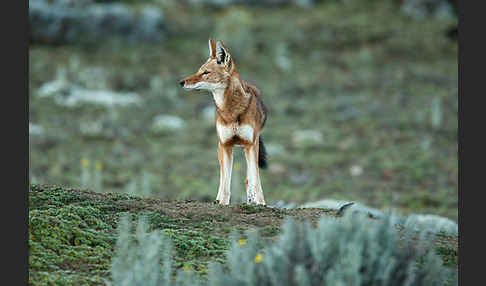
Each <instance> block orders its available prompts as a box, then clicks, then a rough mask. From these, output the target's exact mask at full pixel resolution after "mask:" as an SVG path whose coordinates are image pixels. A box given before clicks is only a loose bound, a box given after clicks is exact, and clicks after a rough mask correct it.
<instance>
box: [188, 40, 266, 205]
mask: <svg viewBox="0 0 486 286" xmlns="http://www.w3.org/2000/svg"><path fill="white" fill-rule="evenodd" d="M218 44H220V46H222V47H223V52H224V55H225V56H226V57H224V64H223V63H222V59H221V58H218V54H217V49H216V45H215V44H214V42H213V41H212V40H210V41H209V45H210V55H209V59H208V60H207V61H206V63H204V64H203V65H202V66H201V67H200V68H199V70H198V72H197V73H196V74H194V75H192V76H189V77H186V78H185V79H184V80H183V82H181V83H183V85H185V86H193V85H196V84H198V83H200V82H204V83H205V84H221V85H224V86H225V88H224V93H223V98H224V101H223V104H222V105H221V106H218V104H216V123H217V124H221V125H223V126H235V125H236V126H244V125H249V126H251V127H252V128H253V140H252V141H247V140H245V139H244V138H240V137H238V136H236V135H235V136H234V137H232V138H231V139H229V140H226V141H225V142H221V140H220V138H219V136H218V141H219V143H218V159H219V163H220V166H221V174H220V176H221V177H220V178H221V181H220V188H221V183H222V182H225V180H227V178H228V177H229V176H230V175H228V174H226V173H225V171H224V170H223V163H224V162H223V154H224V153H226V154H228V156H230V157H231V158H232V150H233V146H234V145H241V146H243V147H244V150H245V155H246V156H247V164H249V160H250V156H251V155H250V153H251V152H250V150H256V151H255V153H254V155H253V156H256V158H253V160H256V162H258V151H259V134H260V132H261V131H262V129H263V127H264V125H265V121H266V108H265V106H264V104H263V101H262V98H261V93H260V91H259V90H258V88H257V87H256V86H255V85H254V84H252V83H250V82H248V81H245V80H243V79H241V77H240V75H239V73H238V71H237V69H236V66H235V64H234V62H233V60H232V58H231V55H230V54H229V52H228V49H227V48H226V47H224V45H223V44H222V43H221V42H218ZM205 71H209V73H208V74H204V72H205ZM252 154H253V153H252ZM256 174H257V177H258V184H260V180H259V170H258V164H257V166H256ZM246 185H248V179H247V180H246ZM258 187H259V188H260V189H261V186H260V185H259V186H258ZM228 193H229V190H228ZM218 196H219V193H218ZM255 196H256V202H257V203H262V204H265V201H264V199H263V193H261V194H259V193H258V191H257V194H256V195H255ZM221 199H222V198H220V201H221ZM226 199H227V201H228V202H229V198H226V197H224V198H223V203H225V201H226ZM225 204H226V203H225Z"/></svg>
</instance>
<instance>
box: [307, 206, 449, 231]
mask: <svg viewBox="0 0 486 286" xmlns="http://www.w3.org/2000/svg"><path fill="white" fill-rule="evenodd" d="M298 208H323V209H330V210H337V211H341V215H343V214H344V213H349V212H359V213H365V214H367V215H368V216H370V217H372V218H375V219H380V218H382V217H383V215H384V212H382V211H380V210H377V209H374V208H370V207H368V206H365V205H363V204H360V203H354V202H347V201H339V200H328V199H326V200H320V201H317V202H310V203H306V204H302V205H300V206H298ZM392 216H393V219H394V221H395V224H399V225H402V226H403V227H404V229H405V230H406V231H407V232H418V231H424V232H426V233H432V234H439V233H445V234H449V235H457V234H458V225H457V223H456V222H454V221H452V220H450V219H448V218H445V217H441V216H437V215H430V214H425V215H424V214H412V215H410V216H408V217H400V216H397V215H393V214H392Z"/></svg>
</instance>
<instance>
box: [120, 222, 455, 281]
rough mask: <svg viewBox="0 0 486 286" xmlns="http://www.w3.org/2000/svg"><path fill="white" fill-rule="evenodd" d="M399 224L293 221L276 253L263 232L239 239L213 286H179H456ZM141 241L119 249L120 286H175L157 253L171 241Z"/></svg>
mask: <svg viewBox="0 0 486 286" xmlns="http://www.w3.org/2000/svg"><path fill="white" fill-rule="evenodd" d="M393 221H394V219H393V217H392V216H387V217H385V218H383V219H380V220H370V219H369V218H367V217H365V216H362V215H359V214H350V215H346V216H344V217H343V218H340V219H335V218H322V219H321V220H320V221H319V223H318V225H317V228H313V227H312V226H311V225H310V223H297V222H295V221H294V220H293V219H288V220H287V221H286V222H285V224H284V225H283V228H282V234H281V235H280V237H279V239H278V240H277V241H276V242H275V243H274V244H270V245H263V240H262V239H261V237H260V236H259V235H258V233H257V232H252V233H248V239H239V237H238V235H237V234H236V232H235V233H233V234H232V240H233V241H234V242H233V245H232V247H231V248H230V250H229V251H228V252H227V261H226V264H225V265H221V264H218V263H212V264H210V265H209V272H208V280H207V281H205V280H201V279H199V280H197V279H196V277H197V276H196V275H194V274H193V273H190V272H180V273H179V275H178V277H177V279H176V284H178V285H333V286H336V285H373V286H375V285H387V286H393V285H400V286H402V285H429V286H430V285H432V286H433V285H451V284H457V277H456V275H455V273H454V272H452V271H451V270H450V269H448V268H446V267H444V266H443V265H442V260H441V259H440V258H439V257H438V256H437V255H436V254H435V251H434V248H433V247H430V246H429V245H428V243H427V242H426V241H425V240H424V239H423V237H419V238H417V237H415V238H414V239H411V238H405V239H400V237H399V233H398V229H397V228H396V227H395V225H394V223H393ZM125 228H126V227H125ZM137 237H138V241H139V243H140V244H139V246H138V247H134V248H132V246H129V244H127V241H129V239H128V238H127V235H126V234H123V235H122V236H121V237H120V239H119V240H120V241H121V242H120V243H118V244H119V245H123V247H118V251H121V252H122V254H121V255H118V256H117V257H125V258H122V259H121V260H118V261H119V262H116V263H114V265H120V264H123V265H124V266H123V267H119V266H118V267H114V268H113V269H112V273H114V274H113V277H114V282H115V285H129V284H130V283H132V285H137V281H144V285H167V283H169V284H170V283H172V281H173V280H172V279H169V278H168V277H169V276H168V275H169V274H168V273H169V272H170V270H168V269H165V273H166V274H165V276H164V277H165V279H164V280H163V281H162V280H161V279H160V277H161V276H159V274H158V272H157V269H158V267H160V264H159V262H160V259H159V257H158V256H157V255H155V253H158V252H157V251H156V246H158V245H160V241H163V240H164V238H161V236H160V235H158V234H155V233H153V234H151V235H147V234H144V235H139V234H138V235H137ZM143 237H147V239H145V240H144V238H143ZM148 238H150V239H148ZM127 253H129V255H128V256H127ZM135 253H136V255H135ZM137 255H138V256H137ZM146 256H148V258H147V257H146ZM127 257H128V258H127ZM118 259H120V258H118ZM157 259H159V260H157ZM166 259H167V262H164V264H166V263H168V264H170V263H169V261H170V260H169V257H168V256H167V258H166ZM157 261H158V262H157ZM138 271H140V273H137V272H138ZM168 271H169V272H168ZM134 277H138V279H140V280H137V279H135V278H134ZM115 278H116V279H115ZM130 279H131V280H130ZM126 281H130V283H126ZM147 281H150V283H148V282H147ZM154 283H155V284H154ZM157 283H158V284H157ZM164 283H165V284H164Z"/></svg>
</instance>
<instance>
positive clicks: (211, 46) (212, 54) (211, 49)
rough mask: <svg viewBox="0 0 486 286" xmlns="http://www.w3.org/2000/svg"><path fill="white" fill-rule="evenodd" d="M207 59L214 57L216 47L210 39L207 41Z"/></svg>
mask: <svg viewBox="0 0 486 286" xmlns="http://www.w3.org/2000/svg"><path fill="white" fill-rule="evenodd" d="M209 57H210V58H215V57H216V45H215V44H214V41H213V40H212V39H209Z"/></svg>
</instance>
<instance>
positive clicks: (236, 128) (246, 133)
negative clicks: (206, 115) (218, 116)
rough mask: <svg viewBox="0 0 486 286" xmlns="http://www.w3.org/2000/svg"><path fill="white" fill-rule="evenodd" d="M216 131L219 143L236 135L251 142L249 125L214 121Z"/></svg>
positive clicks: (251, 132) (251, 128) (251, 133)
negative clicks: (224, 123)
mask: <svg viewBox="0 0 486 286" xmlns="http://www.w3.org/2000/svg"><path fill="white" fill-rule="evenodd" d="M216 131H217V132H218V137H219V140H220V141H221V143H225V142H226V141H228V140H229V139H231V138H233V137H235V136H237V137H239V138H240V139H242V140H245V141H249V142H253V127H251V126H250V125H247V124H245V125H238V124H236V123H234V124H229V125H223V124H220V123H218V122H216Z"/></svg>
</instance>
